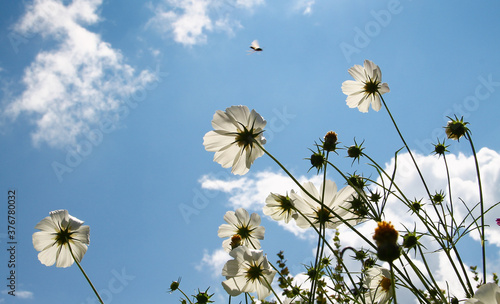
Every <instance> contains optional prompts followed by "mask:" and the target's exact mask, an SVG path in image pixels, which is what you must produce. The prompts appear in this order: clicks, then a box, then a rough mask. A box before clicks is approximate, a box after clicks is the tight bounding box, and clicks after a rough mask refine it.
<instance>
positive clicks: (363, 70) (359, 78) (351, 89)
mask: <svg viewBox="0 0 500 304" xmlns="http://www.w3.org/2000/svg"><path fill="white" fill-rule="evenodd" d="M349 74H351V76H352V77H353V78H354V80H346V81H344V83H342V92H343V93H344V94H346V95H347V99H346V102H347V105H348V106H349V108H356V107H357V108H358V109H359V111H360V112H364V113H366V112H368V108H369V107H370V104H371V105H372V109H374V110H375V111H378V110H380V108H381V107H382V104H381V102H380V96H379V94H380V95H382V94H385V93H387V92H389V91H390V90H389V86H388V85H387V83H382V72H381V71H380V68H379V67H378V65H376V64H375V63H373V62H371V61H370V60H365V63H364V66H360V65H355V66H353V67H352V68H350V69H349Z"/></svg>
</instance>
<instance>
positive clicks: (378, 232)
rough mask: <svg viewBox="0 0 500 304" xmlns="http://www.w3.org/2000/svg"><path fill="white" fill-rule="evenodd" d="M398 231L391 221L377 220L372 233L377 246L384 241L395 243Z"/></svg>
mask: <svg viewBox="0 0 500 304" xmlns="http://www.w3.org/2000/svg"><path fill="white" fill-rule="evenodd" d="M398 236H399V233H398V231H397V230H396V229H394V226H393V225H392V224H391V222H385V221H382V222H379V223H378V227H377V228H375V234H374V235H373V239H374V240H375V242H376V243H377V246H380V245H381V244H386V243H392V244H395V243H396V242H397V240H398Z"/></svg>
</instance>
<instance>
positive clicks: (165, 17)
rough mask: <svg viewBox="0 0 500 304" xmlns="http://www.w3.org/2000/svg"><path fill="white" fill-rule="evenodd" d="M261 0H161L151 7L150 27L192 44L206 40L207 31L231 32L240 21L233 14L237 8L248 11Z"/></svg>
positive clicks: (189, 44)
mask: <svg viewBox="0 0 500 304" xmlns="http://www.w3.org/2000/svg"><path fill="white" fill-rule="evenodd" d="M263 3H264V0H163V2H161V3H160V4H159V5H157V6H156V7H154V8H153V10H154V16H153V17H152V18H151V19H150V20H149V21H148V23H147V26H148V27H149V26H151V27H153V28H155V29H157V30H158V31H160V32H161V33H162V34H165V35H166V36H170V35H172V36H173V39H174V41H175V42H178V43H181V44H183V45H187V46H191V45H195V44H202V43H206V41H207V34H208V33H210V32H213V31H224V32H227V33H228V34H229V35H233V34H234V29H237V28H241V27H242V26H241V23H240V22H239V21H238V20H237V19H235V18H234V17H233V15H235V14H236V13H237V12H238V11H249V12H252V11H253V9H254V8H255V7H257V6H259V5H262V4H263Z"/></svg>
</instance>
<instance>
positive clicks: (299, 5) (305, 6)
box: [295, 0, 315, 15]
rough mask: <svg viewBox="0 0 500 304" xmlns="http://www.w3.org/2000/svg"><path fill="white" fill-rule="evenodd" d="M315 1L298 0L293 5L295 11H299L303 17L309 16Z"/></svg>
mask: <svg viewBox="0 0 500 304" xmlns="http://www.w3.org/2000/svg"><path fill="white" fill-rule="evenodd" d="M314 3H315V0H298V1H297V2H296V3H295V10H297V11H301V12H302V14H304V15H311V14H312V12H313V5H314Z"/></svg>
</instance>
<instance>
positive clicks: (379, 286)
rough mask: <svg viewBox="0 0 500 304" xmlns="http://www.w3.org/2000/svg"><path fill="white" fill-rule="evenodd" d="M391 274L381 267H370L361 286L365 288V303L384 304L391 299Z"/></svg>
mask: <svg viewBox="0 0 500 304" xmlns="http://www.w3.org/2000/svg"><path fill="white" fill-rule="evenodd" d="M391 284H392V281H391V272H390V271H389V270H388V269H385V268H382V267H378V266H375V267H372V268H370V269H368V271H367V272H366V276H365V280H364V282H363V285H364V287H365V288H367V291H366V293H365V302H366V303H367V304H368V303H370V304H384V303H387V302H388V301H389V299H390V298H391V297H392V286H391Z"/></svg>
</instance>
